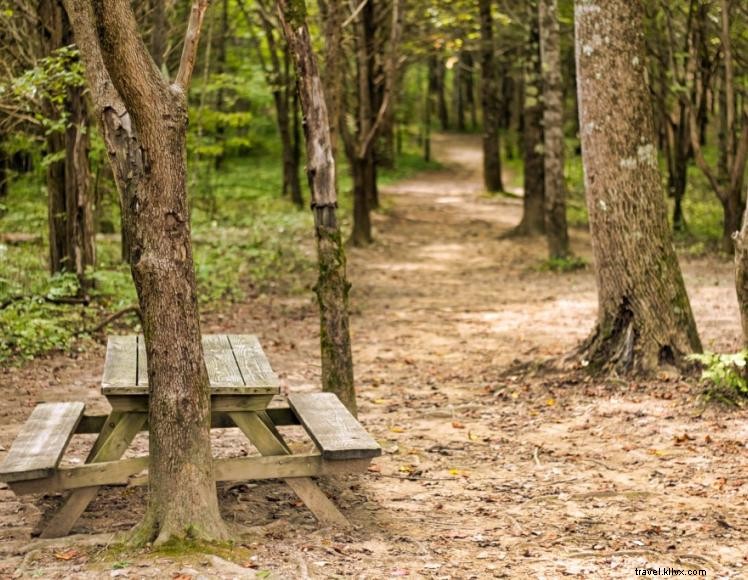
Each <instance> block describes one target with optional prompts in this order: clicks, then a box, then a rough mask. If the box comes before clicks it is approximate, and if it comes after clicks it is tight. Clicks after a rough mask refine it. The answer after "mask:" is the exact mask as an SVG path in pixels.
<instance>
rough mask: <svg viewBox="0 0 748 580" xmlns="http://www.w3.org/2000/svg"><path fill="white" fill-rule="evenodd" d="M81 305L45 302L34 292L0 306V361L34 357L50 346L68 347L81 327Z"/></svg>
mask: <svg viewBox="0 0 748 580" xmlns="http://www.w3.org/2000/svg"><path fill="white" fill-rule="evenodd" d="M81 323H82V315H81V309H79V308H71V307H67V306H64V305H58V304H51V303H47V302H46V301H45V300H44V298H41V297H38V296H35V297H31V298H26V299H22V300H17V301H15V302H12V303H10V304H9V305H8V306H6V307H5V308H3V309H2V310H0V328H2V329H3V333H2V340H0V362H4V361H5V360H7V359H10V358H16V357H17V358H21V359H26V360H28V359H33V358H34V357H35V356H37V355H38V354H40V353H44V352H47V351H50V350H67V349H69V348H70V346H71V344H72V341H73V339H74V338H75V337H76V334H77V332H76V331H77V330H78V329H79V328H80V327H81Z"/></svg>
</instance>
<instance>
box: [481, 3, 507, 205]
mask: <svg viewBox="0 0 748 580" xmlns="http://www.w3.org/2000/svg"><path fill="white" fill-rule="evenodd" d="M478 7H479V9H480V34H481V76H482V79H481V105H482V108H483V180H484V182H485V185H486V189H487V190H488V191H491V192H498V191H504V185H503V183H502V181H501V156H500V151H501V149H500V144H499V102H498V99H499V86H498V83H497V80H496V59H495V58H494V50H495V48H494V41H493V19H492V17H491V0H479V2H478Z"/></svg>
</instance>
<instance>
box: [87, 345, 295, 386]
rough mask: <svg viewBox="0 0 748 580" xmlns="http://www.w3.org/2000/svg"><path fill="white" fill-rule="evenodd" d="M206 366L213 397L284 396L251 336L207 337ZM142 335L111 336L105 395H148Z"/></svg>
mask: <svg viewBox="0 0 748 580" xmlns="http://www.w3.org/2000/svg"><path fill="white" fill-rule="evenodd" d="M203 351H204V353H205V365H206V367H207V368H208V377H209V378H210V386H211V391H212V394H213V395H268V394H277V393H279V392H280V388H279V385H278V377H277V376H276V375H275V373H274V372H273V369H272V368H271V367H270V363H269V362H268V359H267V357H266V356H265V353H264V352H263V350H262V347H261V346H260V342H259V341H258V340H257V337H256V336H254V335H251V334H229V335H226V334H206V335H204V336H203ZM146 365H147V359H146V353H145V341H144V339H143V336H142V335H134V334H132V335H127V336H110V337H109V341H108V343H107V351H106V362H105V365H104V376H103V378H102V380H101V392H102V394H104V395H106V396H107V397H109V396H117V395H145V396H147V395H148V371H147V366H146Z"/></svg>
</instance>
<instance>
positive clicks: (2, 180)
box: [0, 133, 10, 199]
mask: <svg viewBox="0 0 748 580" xmlns="http://www.w3.org/2000/svg"><path fill="white" fill-rule="evenodd" d="M4 141H5V136H4V135H3V134H2V133H0V199H3V198H6V197H8V167H9V165H10V164H9V162H8V161H9V159H8V152H7V151H6V150H5V143H4Z"/></svg>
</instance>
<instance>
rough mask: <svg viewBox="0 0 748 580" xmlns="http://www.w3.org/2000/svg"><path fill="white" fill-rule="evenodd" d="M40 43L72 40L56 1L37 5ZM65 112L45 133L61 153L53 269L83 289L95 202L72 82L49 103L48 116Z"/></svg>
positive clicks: (52, 216) (52, 183) (55, 176)
mask: <svg viewBox="0 0 748 580" xmlns="http://www.w3.org/2000/svg"><path fill="white" fill-rule="evenodd" d="M39 19H40V25H41V36H42V46H43V48H44V52H45V53H46V54H51V53H52V52H53V51H55V50H57V49H59V48H62V47H63V46H67V45H68V44H70V43H71V42H72V35H71V30H70V24H69V22H68V18H67V15H66V14H65V10H64V9H63V6H62V4H61V3H60V2H59V1H58V0H42V2H40V4H39ZM58 107H62V108H64V111H65V112H66V113H67V123H66V127H65V130H64V131H61V132H51V133H49V134H48V136H47V155H54V154H58V155H62V158H60V159H58V160H56V161H53V162H51V163H50V164H49V165H48V167H47V199H48V215H49V220H48V223H49V265H50V271H51V272H52V273H53V274H54V273H57V272H72V273H74V274H75V275H76V276H77V278H78V282H79V284H80V286H81V288H82V289H83V290H85V289H86V288H88V287H89V286H90V280H89V279H88V278H87V276H86V269H87V268H90V267H92V266H93V265H94V264H95V245H94V227H93V203H92V196H91V192H90V173H89V163H88V148H89V141H88V133H87V127H88V116H87V114H86V106H85V101H84V97H83V89H82V88H80V87H69V88H68V89H67V94H66V96H65V101H64V103H63V104H62V105H57V106H56V105H54V104H52V103H48V104H47V105H46V109H47V115H49V116H50V117H54V116H59V115H61V114H62V113H63V111H61V110H60V109H59V108H58Z"/></svg>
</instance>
